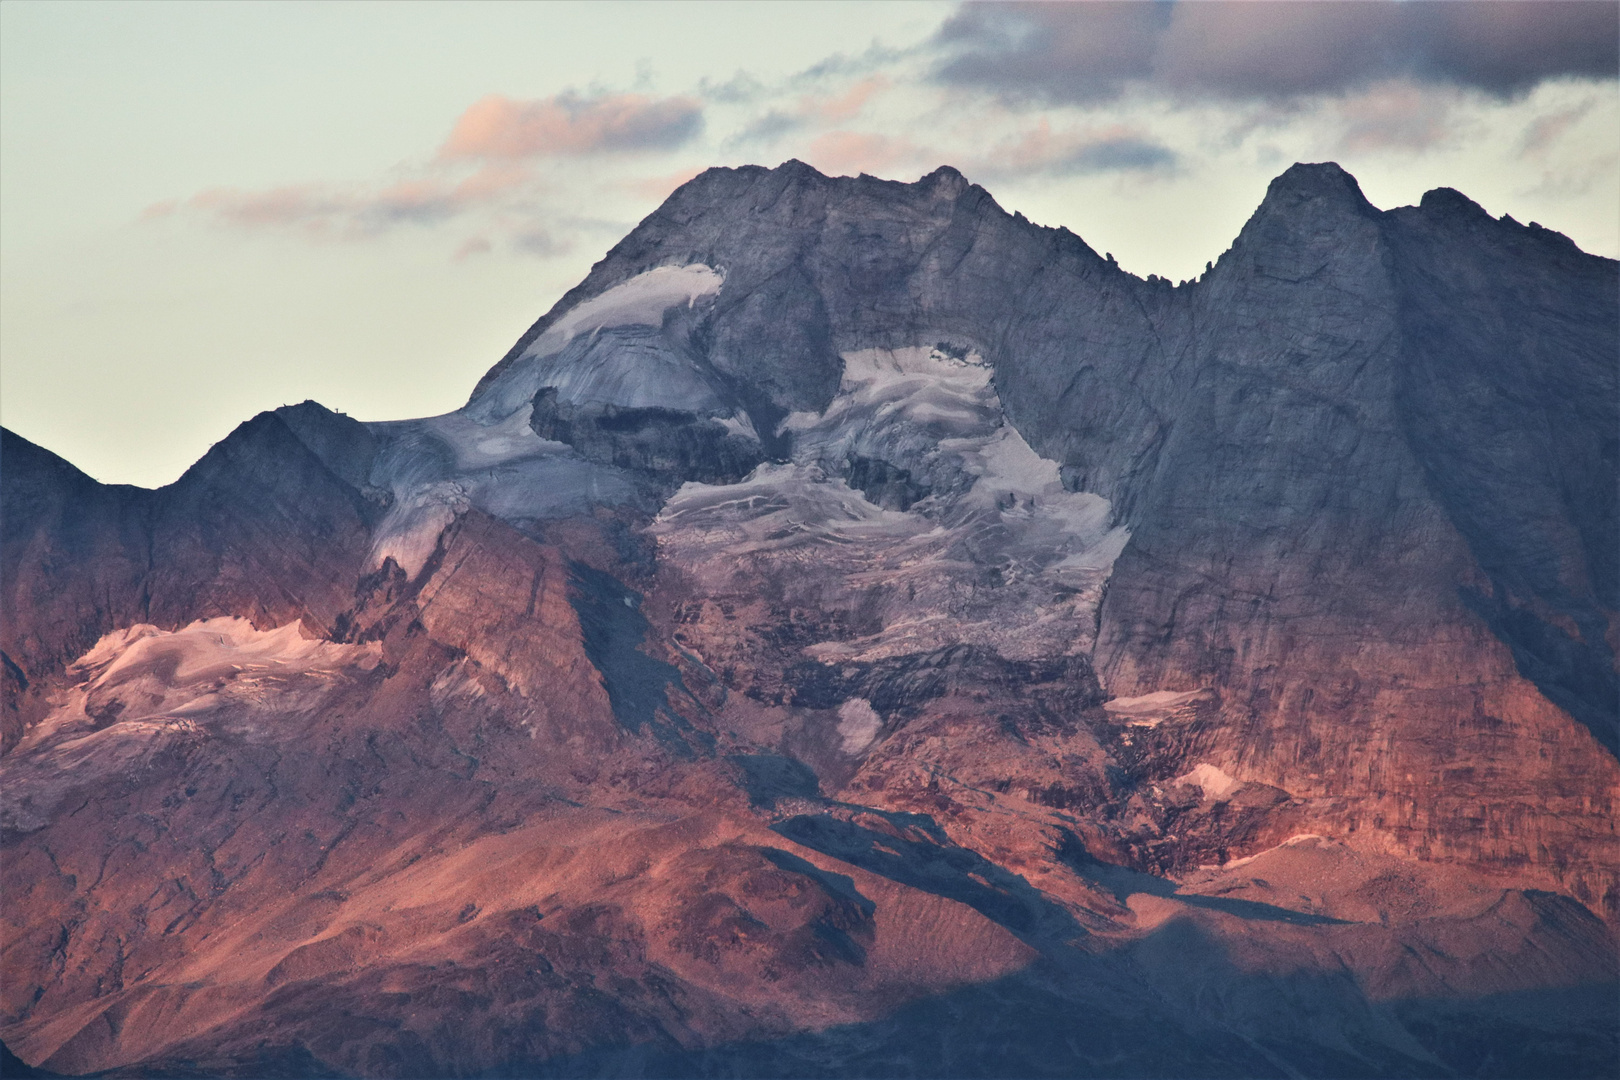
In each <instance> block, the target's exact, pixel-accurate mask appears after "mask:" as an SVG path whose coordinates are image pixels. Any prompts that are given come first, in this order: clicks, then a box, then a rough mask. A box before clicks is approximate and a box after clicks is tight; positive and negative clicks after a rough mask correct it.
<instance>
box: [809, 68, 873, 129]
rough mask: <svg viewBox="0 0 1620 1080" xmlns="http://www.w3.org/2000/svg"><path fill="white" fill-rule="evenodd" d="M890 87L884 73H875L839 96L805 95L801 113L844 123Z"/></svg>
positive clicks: (813, 118) (827, 120)
mask: <svg viewBox="0 0 1620 1080" xmlns="http://www.w3.org/2000/svg"><path fill="white" fill-rule="evenodd" d="M888 88H889V80H888V78H887V77H885V76H883V75H873V76H872V77H871V78H869V79H862V80H861V81H860V82H858V83H856V84H855V85H854V86H852V87H850V88H849V89H848V90H846V91H845V92H844V93H842V94H839V95H838V96H837V97H830V98H816V97H805V98H801V99H800V101H799V113H800V115H801V116H803V117H805V118H806V119H808V120H817V121H820V122H822V123H826V124H843V123H847V122H848V121H850V120H853V119H855V117H856V116H857V115H858V114H859V113H860V111H861V110H862V109H864V108H865V107H866V103H867V102H868V101H871V100H872V98H873V97H875V96H877V95H878V94H880V93H882V92H883V91H884V90H887V89H888Z"/></svg>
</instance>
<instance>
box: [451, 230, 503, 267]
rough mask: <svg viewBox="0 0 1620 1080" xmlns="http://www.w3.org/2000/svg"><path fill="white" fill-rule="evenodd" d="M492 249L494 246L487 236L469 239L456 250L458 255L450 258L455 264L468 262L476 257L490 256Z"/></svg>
mask: <svg viewBox="0 0 1620 1080" xmlns="http://www.w3.org/2000/svg"><path fill="white" fill-rule="evenodd" d="M492 247H493V245H492V244H491V243H490V242H489V237H487V236H472V237H468V238H467V239H466V240H464V241H462V244H461V246H460V247H458V248H456V253H455V254H454V255H452V256H450V258H451V259H452V260H453V261H455V262H466V261H467V260H468V259H470V258H472V257H473V256H474V255H487V254H489V252H490V249H491V248H492Z"/></svg>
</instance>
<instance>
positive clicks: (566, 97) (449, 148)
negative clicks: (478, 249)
mask: <svg viewBox="0 0 1620 1080" xmlns="http://www.w3.org/2000/svg"><path fill="white" fill-rule="evenodd" d="M702 130H703V105H702V103H701V102H699V101H697V100H696V99H695V98H689V97H671V98H661V99H660V98H650V97H646V96H644V95H641V94H599V95H595V96H591V97H582V96H580V95H578V94H576V93H573V92H568V93H563V94H558V95H556V96H554V97H549V98H541V99H540V100H538V101H514V100H513V99H511V98H508V97H503V96H502V95H500V94H491V95H489V96H488V97H485V98H483V99H481V100H479V101H476V102H474V103H473V104H472V106H470V107H469V108H468V109H467V111H466V112H464V113H462V114H461V117H460V118H459V119H458V120H457V121H456V123H455V126H454V127H453V128H452V129H451V131H450V137H449V138H448V139H446V140H445V143H444V146H443V147H442V148H440V150H439V157H440V159H441V160H457V159H468V158H477V159H483V160H504V161H518V160H522V159H525V158H531V157H542V156H551V155H580V154H592V153H597V152H601V151H628V150H670V149H674V148H675V147H678V146H681V145H683V144H685V143H687V142H689V141H691V140H692V139H693V138H694V137H696V136H697V135H698V133H699V132H701V131H702Z"/></svg>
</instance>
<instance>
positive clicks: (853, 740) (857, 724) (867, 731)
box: [838, 698, 883, 754]
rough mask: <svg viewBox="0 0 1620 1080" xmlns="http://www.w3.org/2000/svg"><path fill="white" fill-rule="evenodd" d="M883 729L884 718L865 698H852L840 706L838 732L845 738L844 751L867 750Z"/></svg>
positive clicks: (858, 751)
mask: <svg viewBox="0 0 1620 1080" xmlns="http://www.w3.org/2000/svg"><path fill="white" fill-rule="evenodd" d="M882 730H883V718H882V717H881V716H879V715H878V714H877V712H876V710H874V709H873V708H872V703H871V702H870V701H867V700H866V699H865V698H850V699H849V700H848V701H846V702H844V703H843V704H842V705H840V706H838V734H839V736H841V737H842V738H843V740H844V753H846V754H858V753H860V752H861V751H862V750H865V749H866V748H867V747H868V746H871V745H872V742H873V740H874V739H876V738H877V737H878V732H879V731H882Z"/></svg>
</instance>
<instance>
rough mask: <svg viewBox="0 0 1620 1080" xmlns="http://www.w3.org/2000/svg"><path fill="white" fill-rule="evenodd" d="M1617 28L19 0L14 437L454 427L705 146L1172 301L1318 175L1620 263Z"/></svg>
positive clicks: (5, 3) (969, 10) (203, 439)
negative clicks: (1038, 249) (1275, 185)
mask: <svg viewBox="0 0 1620 1080" xmlns="http://www.w3.org/2000/svg"><path fill="white" fill-rule="evenodd" d="M1617 38H1620V5H1617V4H1615V3H1612V2H1595V3H1589V2H1572V3H1569V2H1544V3H1514V2H1492V3H1477V2H1455V3H1430V2H1422V0H1366V2H1349V3H1344V2H1331V0H1329V2H1311V3H1302V2H1297V0H1276V2H1236V3H1227V2H1200V3H1193V2H1187V0H1180V2H1176V0H1155V2H1140V3H1108V2H1098V3H1042V4H1023V3H997V4H975V3H967V4H959V3H935V2H917V3H912V2H901V0H888V2H881V3H854V2H830V0H818V2H815V3H808V4H800V3H786V2H778V3H769V4H765V3H759V4H754V3H724V2H715V0H707V2H702V3H692V4H688V3H674V2H670V3H628V4H614V3H601V2H596V3H588V4H572V3H532V4H526V3H518V2H497V3H477V2H468V3H434V2H428V0H414V2H410V3H380V2H377V3H303V2H299V0H275V2H273V3H258V2H253V0H236V2H233V3H191V2H185V3H164V2H160V0H143V2H139V3H119V2H115V0H96V2H92V3H76V2H71V0H0V423H3V424H4V425H5V426H6V427H8V428H10V429H12V430H13V431H15V432H17V433H18V434H21V435H23V436H25V437H27V438H29V439H32V440H33V441H35V442H37V443H39V444H41V445H43V446H45V447H47V448H48V449H50V450H53V451H55V452H56V453H58V454H61V455H62V456H63V457H65V458H67V459H68V460H69V461H72V462H73V463H74V464H75V465H77V466H79V467H80V468H82V469H84V470H85V471H86V472H88V473H89V474H90V475H92V476H94V477H96V478H97V479H99V480H102V481H104V482H108V483H132V484H140V485H142V486H148V487H151V486H158V485H161V484H166V483H170V482H172V481H173V480H175V479H176V478H177V477H178V476H179V475H180V473H181V472H183V471H184V470H185V468H186V467H187V466H189V465H190V464H191V463H192V462H193V461H195V460H196V459H197V458H198V457H200V456H201V455H202V454H203V453H204V452H205V451H206V450H207V448H208V447H209V445H211V444H212V443H214V442H216V441H218V440H219V439H221V438H223V437H224V436H225V435H226V434H227V433H229V431H230V430H231V429H232V428H233V427H235V426H236V425H237V424H238V423H240V422H241V421H243V420H245V419H247V418H248V417H250V416H252V415H253V414H255V413H257V412H259V411H261V410H263V409H269V408H275V407H277V406H279V405H283V404H288V403H292V402H297V401H302V400H304V399H306V398H313V399H315V400H317V401H320V402H321V403H323V404H325V405H327V406H328V407H331V408H334V409H338V410H341V411H343V412H346V413H348V414H350V415H352V416H355V417H358V418H359V419H362V420H387V419H400V418H405V417H411V416H427V415H434V414H438V413H442V412H446V411H449V410H452V409H455V408H457V407H459V406H460V405H461V404H462V403H463V402H465V400H466V398H467V395H468V394H469V393H470V392H471V390H472V387H473V384H474V383H475V382H476V381H477V379H478V377H479V376H480V375H481V374H483V372H484V371H485V370H487V369H488V368H489V367H490V366H491V365H492V364H493V363H494V362H495V361H496V360H498V359H499V358H500V357H501V355H502V354H503V353H504V352H505V351H506V350H507V348H508V347H509V346H510V345H511V344H512V342H514V341H515V340H516V339H517V337H518V336H519V335H520V334H521V333H522V332H523V330H525V329H526V328H527V327H528V326H529V324H530V323H532V322H533V321H534V320H535V319H536V318H538V317H539V316H540V315H541V314H543V313H544V312H545V311H546V310H547V309H548V308H549V307H550V306H551V305H552V304H553V303H554V302H555V301H556V300H557V298H558V297H560V296H561V295H562V293H563V292H565V291H566V290H567V289H568V288H570V287H571V286H573V285H574V284H576V283H577V282H578V281H579V280H580V279H581V278H582V277H583V276H584V275H585V273H586V272H587V271H588V270H589V268H590V266H591V264H592V263H593V262H595V261H596V260H597V259H599V258H601V257H602V255H603V254H605V253H606V251H607V250H608V249H609V248H610V247H612V245H613V244H614V243H615V242H616V241H618V239H619V238H620V237H622V236H623V235H624V234H625V233H626V232H628V231H629V230H630V229H631V228H633V227H634V225H635V224H636V222H637V221H639V220H641V219H642V218H643V217H645V216H646V215H647V214H649V213H651V212H652V211H653V210H654V209H655V208H656V207H657V206H658V204H659V203H660V202H661V201H662V200H663V199H664V197H665V196H667V195H668V194H669V192H671V191H672V190H674V188H675V187H677V186H678V185H679V184H680V183H682V182H684V181H685V180H687V179H689V178H690V177H692V176H694V175H696V173H698V172H699V171H701V170H702V169H704V168H707V167H709V166H714V165H728V166H734V165H742V164H762V165H777V164H779V163H781V162H783V161H786V160H788V159H790V158H798V159H800V160H803V161H806V162H808V163H810V164H811V165H814V166H815V167H817V168H819V169H821V170H822V171H823V172H826V173H829V174H848V175H855V174H858V173H862V172H865V173H871V174H873V175H877V176H882V177H886V178H890V179H896V180H905V181H910V180H915V179H917V178H918V177H919V176H922V175H923V174H925V173H927V172H929V171H931V170H932V169H933V168H934V167H936V166H938V165H941V164H950V165H954V166H956V167H957V168H958V169H960V170H961V171H962V172H963V173H965V174H966V175H967V176H968V178H969V179H970V180H973V181H974V182H976V183H979V184H981V185H983V186H984V187H985V188H987V189H988V190H989V191H990V192H991V194H992V195H994V196H995V198H996V199H997V201H998V202H999V203H1000V204H1001V206H1003V207H1004V208H1006V209H1007V210H1008V211H1009V212H1012V211H1019V212H1022V213H1023V214H1024V215H1025V216H1027V217H1028V218H1030V219H1031V220H1033V221H1035V222H1037V223H1039V224H1043V225H1051V226H1059V225H1061V226H1067V227H1068V228H1070V229H1071V230H1073V231H1074V232H1076V233H1078V234H1079V235H1080V236H1081V237H1083V238H1084V239H1085V240H1086V241H1087V242H1088V243H1090V244H1091V246H1092V247H1094V248H1096V249H1097V250H1098V251H1103V252H1109V253H1112V254H1113V255H1114V256H1115V257H1116V258H1117V259H1118V261H1119V263H1120V264H1121V265H1122V266H1123V267H1124V268H1125V269H1127V270H1130V271H1132V272H1133V273H1137V274H1140V275H1143V276H1146V275H1147V274H1150V273H1151V274H1159V275H1161V276H1164V277H1169V278H1172V279H1175V280H1180V279H1182V278H1188V277H1193V276H1196V275H1197V274H1198V272H1199V271H1201V270H1202V268H1203V266H1204V264H1205V262H1206V261H1208V260H1212V259H1214V258H1216V257H1217V256H1219V255H1220V253H1221V252H1222V251H1223V250H1225V249H1226V248H1227V246H1228V245H1229V244H1230V243H1231V240H1232V238H1233V237H1234V236H1236V234H1237V232H1238V230H1239V229H1240V228H1241V227H1242V225H1243V222H1244V221H1245V220H1246V219H1247V218H1248V216H1249V215H1250V213H1252V212H1253V210H1254V208H1255V207H1256V206H1257V205H1258V203H1259V201H1260V199H1261V197H1262V196H1263V195H1264V193H1265V188H1266V184H1267V183H1268V182H1269V181H1270V179H1271V178H1272V177H1273V176H1275V175H1276V174H1278V173H1280V172H1281V171H1282V170H1283V169H1285V168H1287V167H1288V165H1290V164H1291V163H1293V162H1295V161H1327V160H1332V161H1337V162H1339V163H1340V164H1342V165H1343V166H1344V167H1345V168H1347V169H1349V170H1350V171H1351V172H1352V173H1354V174H1355V175H1356V177H1357V178H1358V179H1359V180H1360V182H1361V185H1362V188H1363V190H1364V191H1365V192H1366V194H1367V196H1368V198H1370V199H1371V200H1372V202H1373V203H1374V204H1375V205H1377V206H1381V207H1391V206H1398V205H1404V204H1408V203H1413V202H1416V201H1417V200H1418V199H1419V198H1421V196H1422V194H1423V192H1424V191H1426V190H1428V189H1430V188H1434V187H1442V186H1444V187H1454V188H1457V189H1458V190H1461V191H1463V192H1464V193H1465V194H1467V195H1469V196H1470V197H1471V198H1473V199H1474V200H1475V201H1477V202H1479V203H1480V204H1482V205H1483V206H1484V207H1485V208H1486V209H1487V210H1489V211H1490V212H1491V213H1493V214H1497V215H1500V214H1504V213H1508V214H1512V215H1513V216H1514V217H1515V218H1517V219H1518V220H1520V221H1522V222H1529V221H1537V222H1539V223H1541V224H1543V225H1545V226H1547V227H1548V228H1552V229H1557V230H1559V231H1561V232H1564V233H1566V234H1567V235H1569V236H1570V237H1572V238H1573V239H1574V240H1575V242H1576V243H1577V244H1579V245H1580V246H1581V247H1582V248H1583V249H1585V250H1587V251H1590V252H1594V253H1596V254H1600V255H1604V256H1607V257H1610V258H1613V257H1616V256H1617V255H1620V89H1617V81H1616V69H1617V63H1620V61H1617V45H1616V42H1617ZM0 467H3V464H0Z"/></svg>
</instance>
